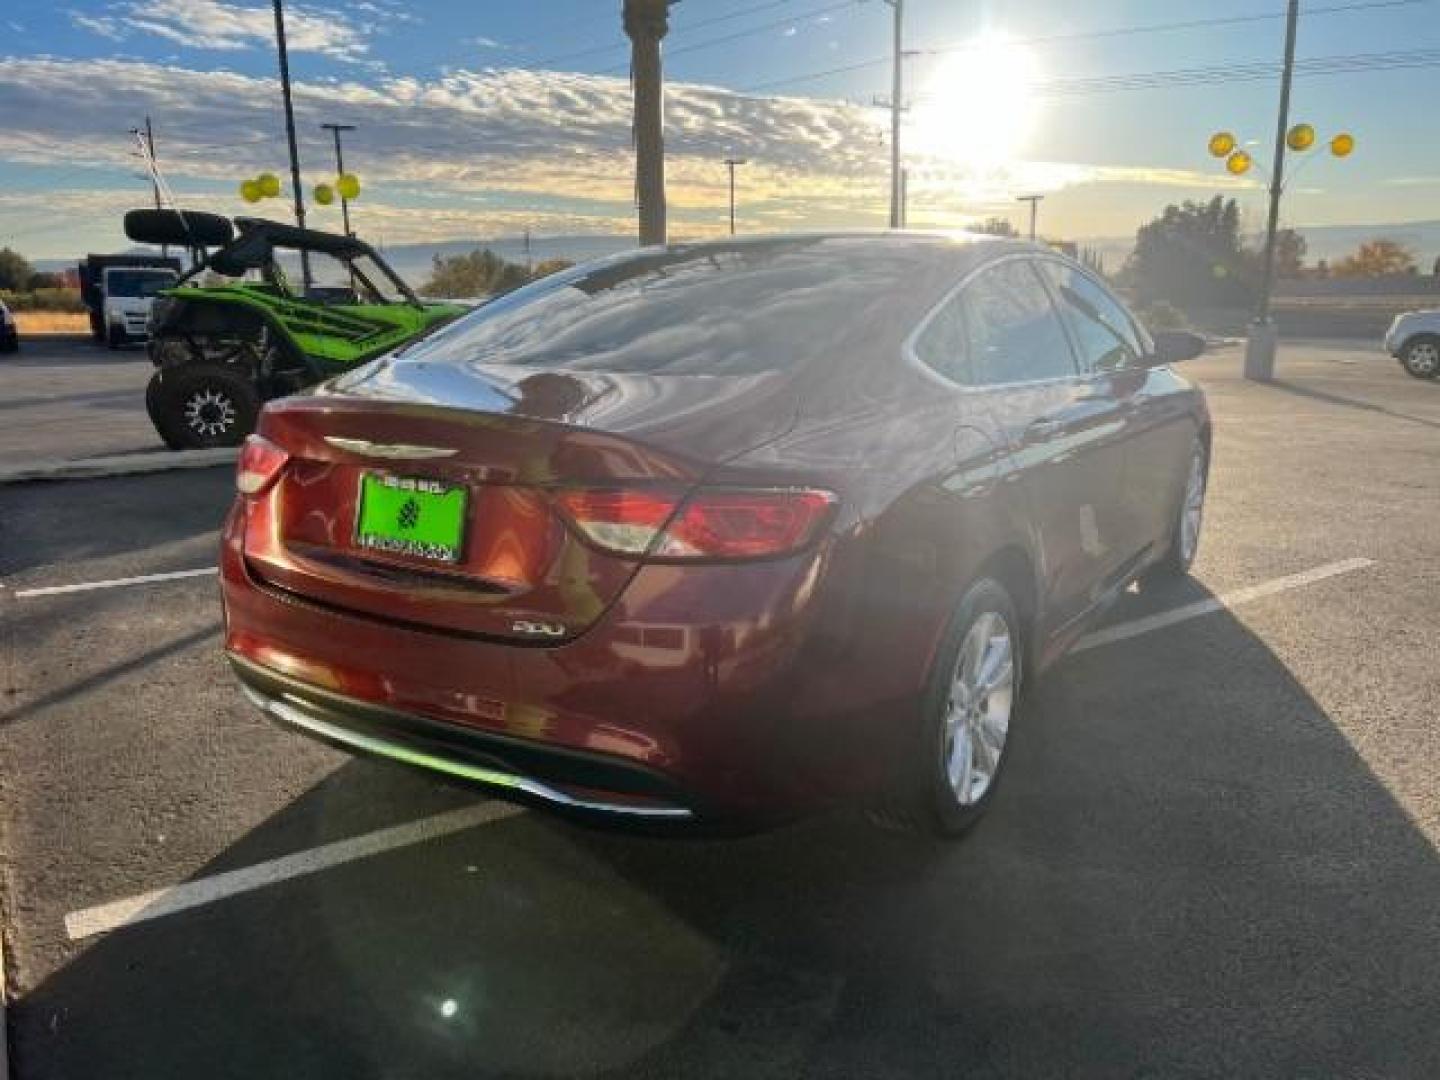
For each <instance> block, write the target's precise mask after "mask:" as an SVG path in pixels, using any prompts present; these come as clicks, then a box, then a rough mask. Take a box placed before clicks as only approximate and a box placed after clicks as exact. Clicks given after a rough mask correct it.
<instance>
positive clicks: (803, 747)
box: [221, 511, 908, 823]
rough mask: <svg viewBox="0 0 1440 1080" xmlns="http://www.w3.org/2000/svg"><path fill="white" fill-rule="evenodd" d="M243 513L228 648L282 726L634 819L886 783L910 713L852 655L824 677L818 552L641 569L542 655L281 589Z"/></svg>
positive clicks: (765, 811)
mask: <svg viewBox="0 0 1440 1080" xmlns="http://www.w3.org/2000/svg"><path fill="white" fill-rule="evenodd" d="M241 513H242V512H240V511H237V512H236V513H235V514H233V515H232V517H231V519H230V521H229V522H227V526H226V530H225V540H224V543H223V544H222V558H221V586H222V592H223V596H224V601H225V620H226V621H225V628H226V634H225V648H226V652H227V653H228V655H229V656H230V658H231V661H232V663H233V664H234V666H235V668H236V672H237V674H238V676H239V677H240V680H241V682H242V684H244V686H245V687H246V689H247V691H248V692H249V694H250V695H251V697H252V700H254V701H255V703H256V704H257V705H259V706H260V707H261V708H262V709H263V710H264V711H265V712H266V713H267V715H269V716H270V717H271V718H273V719H276V720H279V721H281V722H282V723H283V724H285V725H286V726H288V727H291V728H294V729H297V730H300V731H303V732H304V733H306V734H309V735H311V736H314V737H316V738H319V739H321V740H323V741H327V742H330V743H333V744H336V745H339V746H342V747H344V748H346V749H349V750H354V751H357V752H360V753H365V754H373V755H379V756H381V757H386V758H389V759H392V760H398V761H402V762H405V763H408V764H411V765H416V766H421V767H425V768H430V769H434V770H436V771H438V772H441V773H445V774H448V775H451V776H455V777H458V778H462V779H468V780H472V781H474V782H475V783H477V784H480V785H482V786H484V787H486V788H488V789H491V790H494V791H496V792H497V793H498V794H501V795H503V796H506V797H514V798H518V799H520V800H521V801H526V800H528V801H538V802H543V803H546V804H549V805H551V806H555V807H559V808H565V809H573V810H577V811H590V812H600V813H606V814H609V815H610V816H614V817H627V818H632V819H635V818H639V819H650V820H685V819H687V818H692V817H693V818H696V819H704V820H707V821H729V822H734V821H741V822H755V823H762V822H767V821H774V820H782V819H785V818H788V817H793V816H795V815H796V814H798V813H801V812H804V811H806V810H809V809H813V808H815V807H816V806H818V805H822V804H824V803H826V802H830V801H832V800H834V799H836V798H840V797H844V796H846V795H849V794H852V793H854V792H855V791H857V790H861V789H864V788H868V787H873V786H874V785H875V783H876V782H877V778H883V776H882V774H884V775H888V773H887V772H886V770H888V767H889V761H890V760H891V759H889V758H887V755H886V750H887V746H886V743H887V741H888V740H887V736H888V735H889V734H892V733H894V732H895V731H897V730H899V729H900V727H901V726H902V725H903V723H904V716H905V714H904V711H903V710H904V708H905V706H906V704H908V703H907V702H899V703H897V702H896V701H895V700H894V698H893V697H891V698H887V699H885V700H883V701H881V700H875V699H874V698H873V697H872V696H870V694H869V687H868V685H867V683H866V680H864V679H863V678H852V677H851V672H853V671H855V670H856V665H853V664H847V663H846V661H845V659H844V657H843V656H836V657H833V658H831V661H832V662H818V663H817V661H816V655H815V654H817V653H824V652H827V651H828V650H829V649H830V648H832V647H833V646H832V643H831V642H830V641H829V640H827V635H826V633H825V632H824V628H825V627H826V625H827V623H828V622H831V621H833V620H827V619H825V618H824V617H823V616H822V615H821V614H820V612H819V611H818V610H816V609H817V608H819V607H820V606H821V605H820V604H819V601H818V598H817V594H818V593H820V592H822V591H823V590H821V589H819V588H818V587H817V584H816V583H817V580H818V579H820V578H822V577H823V565H824V560H825V553H824V552H823V551H820V550H812V551H809V552H806V553H804V554H802V555H799V556H795V557H794V558H792V559H787V560H780V561H775V562H770V563H766V564H763V565H761V566H755V567H747V568H746V574H745V577H744V578H743V582H742V579H741V578H740V577H739V576H738V575H737V569H738V568H736V567H724V566H713V567H707V568H697V569H695V570H690V569H687V570H685V571H684V572H683V574H684V575H685V576H684V577H683V578H682V576H681V572H680V571H678V570H677V569H676V568H674V567H655V568H653V569H654V571H655V572H654V574H653V575H651V576H650V577H648V578H647V573H648V572H649V571H648V570H645V571H641V572H640V574H638V575H637V577H636V579H635V581H634V582H632V584H631V585H630V587H629V588H628V589H627V590H626V593H625V595H624V596H623V597H622V598H621V599H620V600H619V601H617V602H616V603H615V605H614V606H613V607H612V608H611V609H610V610H608V611H607V612H605V613H604V614H603V615H601V616H600V617H599V618H598V619H597V620H596V622H595V623H594V624H593V625H591V626H590V628H589V629H588V630H586V631H585V632H584V633H582V634H581V635H580V636H579V637H578V638H576V639H573V640H571V641H568V642H566V643H564V644H561V645H555V646H542V645H535V644H530V643H524V642H521V643H516V642H504V641H496V640H493V639H487V638H484V637H480V636H477V635H473V634H470V635H467V634H463V633H458V632H454V631H434V630H426V629H422V628H418V627H416V626H414V625H410V624H406V623H396V622H393V621H388V620H386V619H384V618H380V617H377V616H375V615H369V614H364V613H360V612H356V611H350V610H346V609H343V608H336V607H332V606H327V605H324V604H321V603H317V602H315V601H314V600H312V599H309V598H307V597H304V596H300V595H296V594H293V593H289V592H286V591H284V590H283V589H280V588H278V587H276V586H275V585H273V584H270V583H268V582H265V581H263V580H261V579H260V578H258V577H256V576H254V574H253V572H252V570H251V568H250V567H249V565H248V564H247V562H246V559H245V556H244V553H243V531H244V530H243V528H242V527H241V524H240V521H239V518H240V517H241ZM696 575H698V577H697V576H696ZM706 575H713V577H707V576H706ZM742 584H743V587H741V586H742ZM702 603H703V604H704V609H703V610H702V609H701V605H702ZM817 627H818V628H819V629H817Z"/></svg>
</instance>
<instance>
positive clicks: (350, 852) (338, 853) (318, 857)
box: [16, 559, 1375, 941]
mask: <svg viewBox="0 0 1440 1080" xmlns="http://www.w3.org/2000/svg"><path fill="white" fill-rule="evenodd" d="M1374 565H1375V562H1374V560H1373V559H1345V560H1342V561H1340V562H1334V563H1327V564H1326V565H1324V566H1317V567H1315V568H1314V569H1313V570H1306V571H1304V572H1302V573H1298V574H1290V575H1288V576H1286V577H1280V578H1275V579H1273V580H1271V581H1266V582H1262V583H1261V584H1259V585H1252V586H1250V587H1249V588H1245V589H1236V590H1234V591H1233V592H1228V593H1222V594H1220V595H1219V596H1213V597H1210V598H1208V599H1205V600H1197V601H1196V602H1195V603H1193V604H1183V605H1181V606H1180V607H1177V608H1171V609H1170V610H1169V611H1162V612H1158V613H1157V614H1155V615H1150V616H1147V617H1145V618H1143V619H1134V620H1132V621H1130V622H1124V623H1119V624H1118V625H1116V626H1110V627H1106V628H1105V629H1103V630H1099V631H1096V632H1095V633H1093V634H1089V635H1087V636H1086V637H1084V638H1081V640H1080V642H1079V644H1077V645H1076V646H1075V648H1074V650H1073V651H1076V652H1079V651H1081V650H1084V649H1093V648H1095V647H1096V646H1099V645H1109V644H1111V643H1113V642H1116V641H1124V640H1125V639H1127V638H1133V637H1138V636H1140V635H1141V634H1148V633H1150V632H1151V631H1154V630H1161V629H1164V628H1165V627H1168V626H1174V625H1175V624H1176V623H1180V622H1185V621H1187V620H1189V619H1196V618H1199V617H1201V616H1202V615H1209V614H1211V613H1213V612H1216V611H1222V610H1225V609H1227V608H1234V607H1239V606H1240V605H1242V604H1248V603H1251V602H1252V601H1255V600H1260V599H1263V598H1264V597H1267V596H1274V595H1276V594H1277V593H1283V592H1288V591H1289V590H1291V589H1299V588H1303V587H1304V586H1306V585H1313V584H1315V583H1316V582H1319V581H1325V580H1326V579H1328V578H1333V577H1338V576H1339V575H1341V574H1348V573H1352V572H1353V571H1356V570H1364V569H1365V568H1366V567H1370V566H1374ZM214 572H215V571H214V570H210V569H207V570H189V571H181V572H180V574H181V575H182V576H183V575H190V576H194V575H198V574H202V573H214ZM169 576H174V575H163V574H158V575H149V576H148V579H155V580H164V579H165V578H166V577H169ZM145 580H147V578H125V579H120V580H119V581H116V582H100V583H94V584H92V585H88V586H59V587H58V589H54V590H48V591H51V592H53V591H75V590H76V589H80V588H105V587H108V586H109V585H111V584H132V583H140V582H142V581H145ZM44 591H47V590H32V593H38V592H44ZM16 595H17V596H19V595H23V594H21V593H17V594H16ZM524 812H525V811H524V808H523V807H519V806H514V805H511V804H509V803H503V802H485V803H481V804H479V805H477V806H470V807H465V808H463V809H460V810H452V811H450V812H448V813H444V814H437V815H435V816H434V817H428V818H422V819H421V820H419V821H412V822H410V823H409V824H406V825H395V826H392V827H390V828H386V829H380V830H379V831H377V832H372V833H368V834H366V835H363V836H356V837H352V838H351V839H349V840H340V841H337V842H335V843H333V844H326V845H324V846H323V847H318V848H311V849H308V850H305V851H299V852H296V853H295V854H293V855H285V856H283V857H281V858H278V859H272V860H270V861H269V862H263V863H257V864H256V865H254V866H248V867H245V868H244V869H240V870H230V871H226V872H225V873H221V874H215V875H213V876H212V877H204V878H197V879H196V880H194V881H187V882H183V883H182V884H179V885H172V886H169V887H166V888H161V889H153V890H151V891H150V892H146V893H141V894H140V895H138V896H131V897H127V898H126V899H123V900H115V901H112V902H111V903H108V904H100V905H99V906H97V907H90V908H85V909H83V910H81V911H74V912H71V913H70V914H68V915H66V916H65V930H66V932H67V933H68V934H69V935H70V939H71V940H72V941H79V940H80V939H82V938H87V937H91V936H92V935H95V934H103V933H105V932H107V931H110V930H116V929H119V928H120V927H124V926H131V925H134V924H135V923H138V922H144V921H146V920H149V919H158V918H161V917H162V916H165V915H174V914H175V913H177V912H180V911H187V910H189V909H190V908H196V907H202V906H204V905H205V904H211V903H214V902H215V901H217V900H223V899H225V898H227V897H231V896H236V895H239V894H240V893H245V892H250V891H251V890H253V889H262V888H264V887H266V886H267V885H274V884H276V883H278V882H281V881H288V880H290V879H291V878H297V877H303V876H305V875H307V874H314V873H318V872H319V871H321V870H328V869H330V868H331V867H335V866H341V865H343V864H344V863H348V862H353V861H355V860H356V859H363V858H367V857H368V856H371V855H378V854H381V853H382V852H386V851H393V850H395V849H396V848H402V847H408V846H409V845H411V844H419V843H424V842H425V841H427V840H434V839H436V838H438V837H441V836H447V835H449V834H450V833H454V832H460V831H462V830H465V829H470V828H474V827H476V826H478V825H487V824H490V823H492V822H496V821H502V820H504V819H505V818H508V817H512V816H514V815H516V814H521V813H524Z"/></svg>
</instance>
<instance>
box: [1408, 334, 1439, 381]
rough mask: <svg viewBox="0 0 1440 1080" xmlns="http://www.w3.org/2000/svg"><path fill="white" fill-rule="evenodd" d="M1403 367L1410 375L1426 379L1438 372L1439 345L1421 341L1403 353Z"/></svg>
mask: <svg viewBox="0 0 1440 1080" xmlns="http://www.w3.org/2000/svg"><path fill="white" fill-rule="evenodd" d="M1405 366H1406V368H1408V369H1409V371H1410V374H1412V375H1419V376H1420V377H1422V378H1428V377H1429V376H1431V375H1434V374H1436V373H1437V372H1440V345H1435V344H1434V343H1432V342H1429V341H1421V342H1418V343H1416V344H1414V345H1411V346H1410V348H1409V349H1407V350H1406V351H1405Z"/></svg>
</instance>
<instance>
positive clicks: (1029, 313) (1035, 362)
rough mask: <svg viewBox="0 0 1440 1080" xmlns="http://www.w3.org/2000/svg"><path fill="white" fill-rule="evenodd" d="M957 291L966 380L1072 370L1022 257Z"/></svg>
mask: <svg viewBox="0 0 1440 1080" xmlns="http://www.w3.org/2000/svg"><path fill="white" fill-rule="evenodd" d="M961 296H962V298H963V301H964V304H963V311H964V318H965V325H966V337H967V340H968V344H969V348H968V350H967V355H968V359H969V368H970V378H971V381H973V382H974V383H976V384H979V385H985V384H993V383H1009V382H1030V381H1033V380H1036V379H1054V378H1059V377H1062V376H1065V375H1073V374H1075V361H1074V358H1073V356H1072V354H1071V352H1070V344H1069V342H1068V341H1066V339H1065V331H1064V329H1063V328H1062V327H1061V325H1060V320H1059V318H1058V317H1057V316H1056V314H1055V307H1054V305H1053V304H1052V303H1051V302H1050V296H1049V294H1048V293H1047V292H1046V291H1045V286H1044V285H1043V284H1041V282H1040V278H1039V277H1038V276H1036V273H1035V270H1034V269H1033V268H1032V267H1031V266H1030V264H1029V262H1028V261H1027V260H1023V259H1012V260H1010V261H1009V262H1003V263H1000V264H999V265H998V266H995V267H993V268H991V269H989V270H984V271H982V272H981V273H980V275H979V276H978V277H976V278H975V280H974V281H972V282H971V283H970V284H969V285H967V286H966V287H965V289H964V291H963V292H962V293H961Z"/></svg>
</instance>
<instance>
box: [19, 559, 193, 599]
mask: <svg viewBox="0 0 1440 1080" xmlns="http://www.w3.org/2000/svg"><path fill="white" fill-rule="evenodd" d="M219 572H220V570H219V568H218V567H214V566H202V567H200V568H199V569H198V570H171V571H169V572H168V573H164V574H140V575H139V576H137V577H120V578H110V579H109V580H106V581H82V582H79V583H78V584H75V585H46V586H45V587H44V588H40V589H17V590H16V591H15V599H16V600H26V599H29V598H30V597H34V596H59V595H61V594H62V593H76V592H89V591H90V590H91V589H118V588H121V587H122V586H125V585H150V584H152V583H154V582H156V581H179V580H180V579H181V578H192V577H206V576H208V575H210V574H218V573H219Z"/></svg>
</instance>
